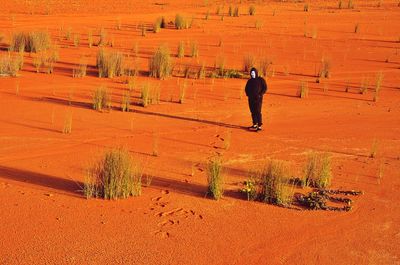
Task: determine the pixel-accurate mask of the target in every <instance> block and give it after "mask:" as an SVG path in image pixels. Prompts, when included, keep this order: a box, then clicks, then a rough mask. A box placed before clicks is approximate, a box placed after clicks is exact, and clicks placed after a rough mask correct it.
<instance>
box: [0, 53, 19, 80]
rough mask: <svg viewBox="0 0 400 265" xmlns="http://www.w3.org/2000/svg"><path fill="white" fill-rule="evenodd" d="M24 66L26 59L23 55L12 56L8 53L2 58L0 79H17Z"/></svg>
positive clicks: (0, 59) (0, 61)
mask: <svg viewBox="0 0 400 265" xmlns="http://www.w3.org/2000/svg"><path fill="white" fill-rule="evenodd" d="M23 64H24V57H23V55H22V53H20V54H19V55H12V54H11V53H8V54H6V55H3V56H1V57H0V77H4V76H13V77H16V76H17V75H18V72H19V71H20V70H21V69H22V66H23Z"/></svg>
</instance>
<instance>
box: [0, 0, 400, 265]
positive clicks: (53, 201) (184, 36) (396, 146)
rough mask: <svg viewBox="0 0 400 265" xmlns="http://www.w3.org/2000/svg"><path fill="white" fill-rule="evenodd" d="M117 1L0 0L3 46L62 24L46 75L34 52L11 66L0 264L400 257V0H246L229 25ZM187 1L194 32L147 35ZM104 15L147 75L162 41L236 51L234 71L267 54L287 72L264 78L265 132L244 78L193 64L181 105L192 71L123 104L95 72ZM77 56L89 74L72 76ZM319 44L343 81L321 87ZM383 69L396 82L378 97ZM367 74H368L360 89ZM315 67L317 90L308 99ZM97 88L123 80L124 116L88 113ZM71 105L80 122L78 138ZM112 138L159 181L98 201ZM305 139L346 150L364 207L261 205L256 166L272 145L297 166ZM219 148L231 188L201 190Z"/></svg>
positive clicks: (195, 12) (1, 119)
mask: <svg viewBox="0 0 400 265" xmlns="http://www.w3.org/2000/svg"><path fill="white" fill-rule="evenodd" d="M3 2H4V1H3ZM109 2H110V1H103V0H101V1H83V0H78V1H74V2H73V3H72V4H71V3H70V1H16V0H15V1H5V3H2V6H1V7H0V14H1V15H0V33H3V34H4V36H5V38H4V39H3V41H1V44H0V46H1V47H2V49H1V51H0V53H1V55H4V54H6V52H7V51H6V47H7V43H8V41H9V39H10V36H11V34H12V33H13V32H17V31H21V30H48V31H49V32H50V33H51V35H52V39H53V40H54V41H55V42H57V44H58V45H59V47H60V50H59V52H60V60H59V62H58V63H57V64H56V67H55V71H54V73H53V74H45V73H36V72H35V70H34V67H33V66H32V60H33V57H34V56H35V55H30V54H25V56H24V59H25V64H24V67H23V70H22V71H21V72H20V76H19V77H17V78H11V77H4V78H0V113H1V115H0V209H1V211H0V224H1V225H0V235H1V237H0V264H1V265H3V264H238V265H239V264H400V248H399V245H400V206H399V200H400V195H399V192H398V190H399V188H400V170H399V167H400V109H399V106H400V86H399V84H400V74H399V73H400V70H399V67H400V55H399V49H400V42H399V37H400V27H399V25H400V7H398V6H397V4H398V3H397V2H398V1H394V0H393V1H383V4H382V5H381V6H380V7H378V6H377V4H378V2H379V1H354V2H355V4H356V6H355V8H354V9H341V10H339V9H338V8H337V1H313V3H312V4H311V5H310V11H309V12H303V7H304V4H303V3H292V2H278V1H262V2H259V3H257V4H256V10H257V13H256V15H255V16H249V15H245V13H246V12H247V9H248V6H249V3H247V2H245V1H242V2H243V3H242V4H241V5H240V12H241V15H240V17H238V18H233V17H228V16H226V15H225V17H224V20H223V21H222V20H221V16H220V15H216V14H215V10H216V9H217V6H218V3H214V2H212V1H208V3H206V2H201V1H200V2H199V3H198V2H197V1H185V4H180V3H179V2H180V1H159V2H157V3H156V2H151V1H140V3H137V2H136V1H112V3H113V4H110V3H109ZM205 3H206V4H205ZM346 4H347V3H346ZM228 6H229V4H225V7H224V12H225V13H226V12H227V10H228ZM207 10H210V16H209V19H208V20H205V14H206V13H207ZM178 12H180V13H184V14H188V15H190V16H193V17H194V24H193V28H191V29H188V30H176V29H172V28H169V29H162V30H161V32H159V33H152V32H148V33H147V34H146V36H145V37H142V36H141V30H140V28H139V27H138V25H141V24H145V25H150V24H151V23H153V21H154V20H155V19H156V18H157V17H159V16H161V15H163V16H165V17H166V19H167V21H173V20H174V17H175V14H176V13H178ZM257 20H258V21H259V22H261V24H262V27H261V29H259V30H258V29H256V28H255V23H256V21H257ZM118 21H120V22H121V29H120V30H118V29H116V25H117V24H118ZM356 24H359V32H358V33H354V29H355V25H356ZM102 27H103V28H105V29H106V30H107V32H108V34H109V37H110V38H112V39H114V41H115V45H114V48H113V49H116V50H120V51H122V52H124V53H125V54H129V55H130V56H131V57H130V59H132V54H133V52H132V49H133V47H134V46H135V43H137V45H138V48H139V59H138V60H139V61H138V62H139V64H140V70H142V71H144V72H146V71H147V70H148V58H149V57H150V56H151V54H152V53H153V52H154V50H155V49H156V48H157V47H158V46H159V45H160V44H167V45H168V46H169V47H170V50H171V53H172V55H173V57H174V58H173V59H174V62H175V64H176V65H190V66H191V67H193V69H195V68H196V67H199V66H200V65H201V64H202V63H204V64H205V65H206V67H207V68H209V69H211V68H213V67H214V64H215V62H216V61H218V60H220V59H221V58H224V59H225V61H226V67H227V68H230V69H238V70H240V69H242V64H243V63H242V62H243V56H244V55H246V54H248V53H251V54H254V55H255V56H257V57H262V56H266V57H267V58H269V59H270V60H272V63H273V64H272V68H271V69H273V72H274V74H273V75H272V76H270V77H268V78H267V82H268V85H269V90H268V93H267V95H266V96H265V98H264V100H265V101H264V108H263V114H264V119H265V126H264V131H263V132H260V133H251V132H248V131H247V130H245V129H244V128H245V127H246V126H248V125H250V116H249V113H248V107H247V100H246V98H245V96H243V95H242V91H243V89H244V85H245V82H246V79H215V80H213V79H211V78H206V79H205V80H201V79H200V80H198V79H192V78H190V79H189V81H188V83H187V84H188V88H187V95H186V101H185V103H184V104H179V103H177V101H178V96H179V85H178V83H180V82H183V79H182V78H181V77H177V76H173V77H172V78H169V79H167V80H163V81H160V80H156V79H152V78H148V77H146V74H145V73H142V74H141V76H139V77H138V79H137V86H136V87H135V90H134V94H133V103H137V102H139V98H138V97H139V90H140V86H141V85H142V84H144V83H145V82H150V83H151V84H154V85H157V84H158V85H160V87H161V89H162V90H161V103H160V104H159V105H152V106H149V107H147V108H143V107H140V106H136V105H133V106H132V112H128V113H123V112H121V111H118V110H117V108H118V107H119V104H120V101H121V96H122V95H123V93H124V91H126V90H127V89H128V88H127V85H126V84H125V83H123V82H122V81H123V78H122V79H121V78H115V79H104V78H98V77H97V72H96V69H95V68H94V64H95V60H96V53H97V51H98V49H99V48H98V47H92V48H91V49H90V48H88V45H87V34H88V32H89V31H90V30H92V31H93V34H94V36H95V39H96V38H97V34H98V30H99V29H100V28H102ZM68 30H70V31H71V32H72V33H73V34H79V35H80V39H81V42H80V44H79V46H78V47H74V45H73V42H72V40H66V39H65V37H64V35H65V32H66V31H68ZM305 34H306V35H307V36H309V37H305V36H304V35H305ZM181 40H183V41H184V42H185V43H187V45H186V53H187V54H189V49H190V48H189V47H190V43H192V42H197V43H198V45H199V57H198V58H189V57H185V58H183V59H178V58H176V50H177V46H178V43H179V41H181ZM81 58H85V60H87V62H88V64H89V69H88V76H86V77H84V78H72V68H73V67H74V66H75V65H76V64H78V63H79V61H80V60H81ZM322 58H326V59H329V60H330V62H331V65H332V69H331V77H330V78H329V79H323V80H321V82H320V83H316V82H315V81H316V77H315V73H316V71H317V70H316V69H317V68H318V67H319V65H320V62H321V59H322ZM132 60H133V59H132ZM379 72H382V74H383V76H384V79H383V83H382V89H381V92H380V94H379V99H378V101H377V102H374V101H373V97H374V92H373V87H374V84H375V80H376V76H377V74H378V73H379ZM363 79H369V80H370V82H369V83H370V87H369V89H368V91H367V93H366V94H364V95H362V94H360V93H359V89H360V86H361V83H362V80H363ZM178 80H179V81H178ZM302 81H304V82H307V83H308V87H309V90H310V91H309V97H308V98H307V99H300V98H298V97H297V93H298V89H299V86H300V83H301V82H302ZM100 85H106V86H107V87H108V88H109V89H111V91H112V101H113V106H114V107H115V109H113V110H111V111H110V112H105V113H100V112H97V111H94V110H93V109H91V97H92V94H93V91H94V90H95V89H96V88H97V87H98V86H100ZM346 86H347V87H349V90H348V92H346ZM171 99H172V101H171ZM69 115H72V117H73V125H72V133H71V134H69V135H68V134H67V135H66V134H63V133H62V132H61V131H62V128H63V124H64V121H65V119H66V117H67V116H69ZM229 135H230V137H231V144H230V147H229V148H228V149H226V148H224V142H226V139H227V138H229ZM154 142H157V143H158V153H159V155H158V156H157V157H156V156H153V155H152V153H153V146H154ZM374 142H377V146H378V149H377V155H376V157H375V158H371V157H370V153H371V148H372V145H373V143H374ZM115 146H125V147H126V148H127V149H128V150H129V151H130V152H131V154H132V156H133V157H135V158H136V159H138V160H140V161H141V162H142V164H143V165H144V171H145V173H146V174H147V175H149V176H152V182H151V185H150V186H149V187H144V188H143V194H142V196H140V197H136V198H129V199H126V200H119V201H104V200H100V199H90V200H87V199H86V198H85V197H84V196H83V194H82V186H83V181H84V174H85V168H87V165H88V164H89V163H90V162H91V161H93V160H94V159H95V158H97V157H98V156H99V155H100V154H101V153H102V152H103V151H104V150H105V149H107V148H109V147H115ZM309 150H317V151H326V152H330V153H331V154H332V160H333V174H334V178H333V183H332V188H335V189H344V190H352V189H354V190H362V191H363V192H364V194H363V195H361V196H357V197H353V199H354V207H353V209H352V210H351V211H350V212H324V211H296V210H291V209H285V208H280V207H277V206H273V205H268V204H263V203H259V202H248V201H247V200H246V198H245V197H244V196H243V195H242V194H240V193H239V192H238V190H239V189H240V188H241V187H242V184H241V183H242V182H243V181H244V180H245V179H246V178H247V176H248V172H249V170H252V169H254V168H255V167H256V166H258V165H260V164H262V163H263V162H265V161H266V160H267V159H268V158H273V159H282V160H285V161H288V162H290V163H291V165H292V168H293V169H294V170H295V171H297V174H301V169H302V166H303V164H304V161H305V160H306V157H307V152H308V151H309ZM215 153H219V154H221V155H223V159H224V173H225V175H224V176H225V183H226V185H225V186H226V191H225V196H224V198H223V199H222V200H220V201H214V200H211V199H210V198H207V197H205V193H206V190H207V188H206V175H205V163H206V162H207V160H208V158H209V157H210V156H212V155H213V154H215ZM380 172H381V173H382V174H381V177H379V173H380Z"/></svg>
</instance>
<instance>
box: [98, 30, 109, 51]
mask: <svg viewBox="0 0 400 265" xmlns="http://www.w3.org/2000/svg"><path fill="white" fill-rule="evenodd" d="M105 45H107V31H106V30H105V29H104V28H101V29H100V34H99V42H98V43H97V46H100V47H101V46H105Z"/></svg>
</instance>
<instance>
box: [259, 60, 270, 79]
mask: <svg viewBox="0 0 400 265" xmlns="http://www.w3.org/2000/svg"><path fill="white" fill-rule="evenodd" d="M271 65H272V61H271V59H270V58H268V57H266V56H262V57H261V58H260V59H259V61H258V69H259V71H258V72H259V75H260V76H267V75H268V72H269V69H270V66H271ZM270 75H271V76H273V73H272V72H271V73H270Z"/></svg>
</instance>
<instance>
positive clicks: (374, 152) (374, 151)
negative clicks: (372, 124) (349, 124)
mask: <svg viewBox="0 0 400 265" xmlns="http://www.w3.org/2000/svg"><path fill="white" fill-rule="evenodd" d="M377 153H378V141H377V140H376V139H374V141H373V142H372V146H371V151H370V154H369V157H370V158H376V155H377Z"/></svg>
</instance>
